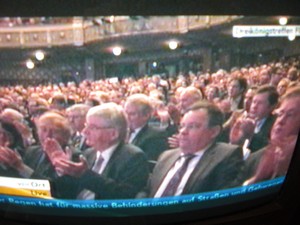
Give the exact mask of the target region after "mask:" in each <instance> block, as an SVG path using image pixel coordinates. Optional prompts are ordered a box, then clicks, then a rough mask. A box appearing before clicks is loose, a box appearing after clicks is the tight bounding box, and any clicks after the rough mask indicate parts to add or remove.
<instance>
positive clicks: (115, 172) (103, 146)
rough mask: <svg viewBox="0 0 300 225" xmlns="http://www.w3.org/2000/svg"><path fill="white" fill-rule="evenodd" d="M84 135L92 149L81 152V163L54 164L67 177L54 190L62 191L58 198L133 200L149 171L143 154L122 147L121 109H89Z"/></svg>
mask: <svg viewBox="0 0 300 225" xmlns="http://www.w3.org/2000/svg"><path fill="white" fill-rule="evenodd" d="M83 135H84V136H85V138H86V143H87V145H89V146H91V147H92V148H90V149H88V150H86V151H85V152H84V155H82V156H81V157H80V162H72V161H69V160H66V159H63V158H62V159H60V160H58V162H57V163H56V169H57V171H59V172H60V173H61V174H63V175H68V176H62V177H61V178H59V179H57V180H56V185H57V186H56V187H57V188H58V189H60V190H61V189H63V191H62V192H60V194H61V195H60V196H59V197H62V198H76V199H125V198H133V197H134V196H135V195H136V194H137V193H138V191H140V189H141V188H142V187H143V186H144V185H145V184H146V182H147V179H148V174H149V171H148V164H147V159H146V156H145V154H144V153H143V151H141V150H140V149H139V148H137V147H136V146H133V145H129V144H125V138H126V135H127V120H126V117H125V114H124V112H123V110H122V108H121V107H120V106H118V105H117V104H115V103H104V104H102V105H99V106H95V107H92V108H91V109H90V110H89V111H88V113H87V116H86V124H85V128H84V129H83ZM66 187H67V188H66ZM72 191H73V193H72Z"/></svg>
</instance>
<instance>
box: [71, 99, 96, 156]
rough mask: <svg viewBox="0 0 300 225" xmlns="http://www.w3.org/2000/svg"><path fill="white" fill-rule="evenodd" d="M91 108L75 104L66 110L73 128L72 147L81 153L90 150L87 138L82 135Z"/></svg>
mask: <svg viewBox="0 0 300 225" xmlns="http://www.w3.org/2000/svg"><path fill="white" fill-rule="evenodd" d="M90 108H91V107H90V106H89V105H86V104H74V105H72V106H70V107H69V108H67V109H66V114H67V118H68V120H69V122H70V125H71V127H72V137H71V145H72V146H74V147H75V148H76V149H77V150H79V151H84V150H86V149H87V148H88V146H87V145H86V143H85V138H84V136H83V135H82V130H83V128H84V123H85V117H86V114H87V112H88V111H89V109H90Z"/></svg>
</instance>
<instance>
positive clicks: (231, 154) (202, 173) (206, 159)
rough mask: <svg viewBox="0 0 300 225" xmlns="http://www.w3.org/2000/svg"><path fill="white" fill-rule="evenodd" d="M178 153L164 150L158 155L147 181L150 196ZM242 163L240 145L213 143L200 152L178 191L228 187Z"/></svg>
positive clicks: (202, 190)
mask: <svg viewBox="0 0 300 225" xmlns="http://www.w3.org/2000/svg"><path fill="white" fill-rule="evenodd" d="M180 153H181V150H180V149H175V150H170V151H166V152H164V153H163V154H162V155H161V156H160V158H159V161H158V163H157V165H156V166H155V168H154V171H153V174H152V176H151V179H150V182H149V185H150V186H149V188H150V189H149V191H150V192H149V193H150V197H153V196H154V195H155V193H156V191H157V190H158V188H159V186H160V184H161V183H162V181H163V179H164V177H165V176H166V174H167V173H168V171H169V170H170V169H171V168H172V166H173V165H174V163H175V162H176V160H177V159H178V157H179V156H180ZM242 163H243V155H242V150H241V148H240V147H238V146H235V145H230V144H226V143H214V144H213V145H212V146H211V147H210V148H208V149H207V150H206V151H205V152H204V154H203V156H202V158H201V159H200V160H199V162H198V164H197V165H196V167H195V169H194V171H193V172H192V174H191V176H190V177H189V179H188V181H187V183H186V185H185V187H184V189H183V192H182V194H192V193H199V192H207V191H213V190H220V189H224V188H230V187H232V186H233V182H234V180H235V179H236V177H237V174H238V172H239V170H240V168H241V166H242Z"/></svg>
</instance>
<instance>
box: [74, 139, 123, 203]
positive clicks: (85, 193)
mask: <svg viewBox="0 0 300 225" xmlns="http://www.w3.org/2000/svg"><path fill="white" fill-rule="evenodd" d="M118 145H119V143H117V144H114V145H112V146H110V147H109V148H107V149H105V150H104V151H102V152H100V151H97V153H96V154H97V155H96V160H95V163H94V165H97V162H98V160H99V158H100V157H102V158H103V161H102V164H101V167H100V169H99V170H98V171H95V170H94V166H93V167H92V170H93V171H94V172H96V173H98V174H102V173H103V171H104V169H105V168H106V166H107V163H108V162H109V160H110V158H111V156H112V154H113V153H114V151H115V149H116V148H117V146H118ZM77 199H88V200H92V199H95V193H94V192H92V191H90V190H87V189H84V190H82V191H81V192H80V193H79V194H78V196H77Z"/></svg>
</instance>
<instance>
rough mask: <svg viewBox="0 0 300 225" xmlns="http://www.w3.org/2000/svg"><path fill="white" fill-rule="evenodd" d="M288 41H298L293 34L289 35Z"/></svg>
mask: <svg viewBox="0 0 300 225" xmlns="http://www.w3.org/2000/svg"><path fill="white" fill-rule="evenodd" d="M288 39H289V40H290V41H293V40H295V39H296V35H295V34H294V33H293V34H289V36H288Z"/></svg>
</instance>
